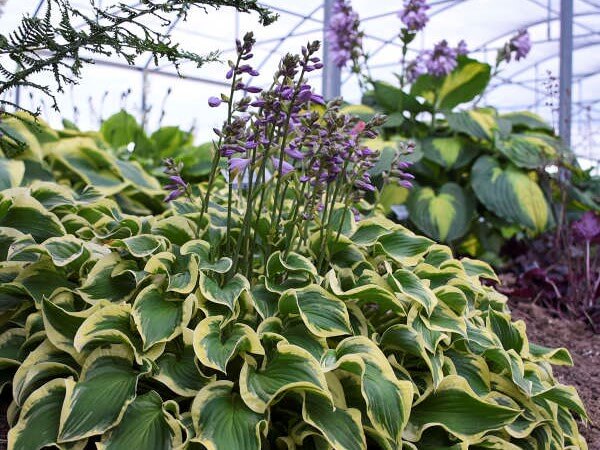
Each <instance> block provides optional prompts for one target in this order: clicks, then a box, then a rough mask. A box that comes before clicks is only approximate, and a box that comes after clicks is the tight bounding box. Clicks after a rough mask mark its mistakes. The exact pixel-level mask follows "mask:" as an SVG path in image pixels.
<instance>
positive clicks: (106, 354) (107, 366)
mask: <svg viewBox="0 0 600 450" xmlns="http://www.w3.org/2000/svg"><path fill="white" fill-rule="evenodd" d="M143 372H144V371H143V370H142V372H140V371H138V370H136V369H135V368H134V367H133V354H132V352H131V351H130V350H128V349H127V348H126V347H123V346H111V347H109V348H99V349H97V350H95V351H94V352H93V353H91V354H90V356H88V358H87V360H86V362H85V364H84V366H83V368H82V370H81V377H80V378H79V381H77V382H75V381H73V380H67V381H66V388H67V391H66V395H65V402H64V404H63V407H62V412H61V420H60V432H59V435H58V442H61V443H64V442H72V441H76V440H80V439H84V438H86V437H89V436H95V435H98V434H102V433H104V432H105V431H107V430H109V429H110V428H112V427H113V426H114V425H116V424H117V423H119V421H120V420H121V418H122V417H123V413H124V412H125V409H126V408H127V406H128V405H129V404H130V403H131V402H132V401H133V400H134V399H135V397H136V389H137V383H138V378H139V377H140V376H141V375H142V374H143Z"/></svg>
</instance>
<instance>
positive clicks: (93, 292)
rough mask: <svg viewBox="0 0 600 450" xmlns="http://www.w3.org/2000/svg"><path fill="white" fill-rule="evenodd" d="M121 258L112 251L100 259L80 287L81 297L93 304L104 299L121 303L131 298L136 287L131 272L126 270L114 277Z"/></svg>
mask: <svg viewBox="0 0 600 450" xmlns="http://www.w3.org/2000/svg"><path fill="white" fill-rule="evenodd" d="M120 260H121V258H120V257H119V255H118V254H116V253H110V254H109V255H106V256H105V257H103V258H102V259H100V260H99V261H98V262H97V263H96V264H95V265H94V267H93V268H92V270H91V271H90V273H89V274H88V276H87V278H86V279H85V282H84V283H83V284H82V286H81V287H80V288H79V289H78V293H79V295H81V298H83V299H84V300H85V301H86V302H88V303H91V304H94V303H96V302H99V301H102V300H107V301H109V302H113V303H119V302H124V301H127V300H128V299H130V298H131V297H132V296H133V294H134V293H135V287H136V283H135V279H134V277H133V276H132V275H131V273H129V272H124V273H122V274H120V275H118V276H115V277H113V270H114V269H115V267H116V266H117V264H118V263H119V262H120Z"/></svg>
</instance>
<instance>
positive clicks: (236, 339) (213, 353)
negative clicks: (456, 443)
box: [193, 316, 264, 373]
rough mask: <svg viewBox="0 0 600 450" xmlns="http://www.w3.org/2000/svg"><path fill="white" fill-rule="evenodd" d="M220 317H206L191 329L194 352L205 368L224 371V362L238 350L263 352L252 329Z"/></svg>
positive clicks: (225, 364)
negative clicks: (229, 322) (193, 329)
mask: <svg viewBox="0 0 600 450" xmlns="http://www.w3.org/2000/svg"><path fill="white" fill-rule="evenodd" d="M223 321H224V317H223V316H212V317H207V318H205V319H203V320H202V321H200V323H199V324H198V325H197V326H196V329H195V331H194V337H193V342H194V351H195V352H196V356H197V357H198V359H199V360H200V362H201V363H202V364H203V365H205V366H206V367H210V368H213V369H216V370H220V371H221V372H223V373H227V363H228V362H229V360H230V359H231V358H233V357H234V356H235V355H237V354H238V353H240V352H249V353H254V354H264V349H263V347H262V345H261V343H260V340H259V338H258V335H257V334H256V332H255V331H254V330H253V329H252V328H250V327H249V326H248V325H246V324H244V323H235V324H223Z"/></svg>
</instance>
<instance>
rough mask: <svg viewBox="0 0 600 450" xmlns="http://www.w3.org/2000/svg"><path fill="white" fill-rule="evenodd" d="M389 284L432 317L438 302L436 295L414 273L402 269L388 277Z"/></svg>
mask: <svg viewBox="0 0 600 450" xmlns="http://www.w3.org/2000/svg"><path fill="white" fill-rule="evenodd" d="M388 283H389V284H390V286H392V289H393V290H394V291H395V292H398V293H400V294H404V295H405V296H406V297H408V299H409V301H415V302H417V303H419V304H420V305H422V306H423V308H425V311H426V312H427V315H430V314H431V313H432V311H433V309H434V308H435V306H436V304H437V302H438V300H437V297H436V296H435V294H434V293H433V291H432V290H431V289H429V286H427V284H426V283H424V282H423V280H421V279H420V278H419V277H418V276H416V275H415V274H414V273H412V272H410V271H408V270H405V269H400V270H397V271H395V272H394V273H393V274H392V275H390V276H389V277H388Z"/></svg>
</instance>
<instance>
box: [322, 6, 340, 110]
mask: <svg viewBox="0 0 600 450" xmlns="http://www.w3.org/2000/svg"><path fill="white" fill-rule="evenodd" d="M334 1H335V0H324V4H323V9H324V19H323V64H324V67H323V97H324V98H325V100H331V99H332V98H335V97H339V96H340V92H341V84H342V72H341V70H340V68H339V67H338V66H336V65H335V62H334V61H333V58H332V55H331V49H330V42H329V40H328V39H327V26H328V24H329V20H330V19H331V16H332V11H333V3H334Z"/></svg>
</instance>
